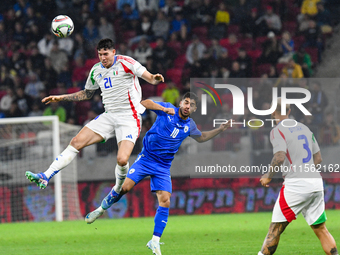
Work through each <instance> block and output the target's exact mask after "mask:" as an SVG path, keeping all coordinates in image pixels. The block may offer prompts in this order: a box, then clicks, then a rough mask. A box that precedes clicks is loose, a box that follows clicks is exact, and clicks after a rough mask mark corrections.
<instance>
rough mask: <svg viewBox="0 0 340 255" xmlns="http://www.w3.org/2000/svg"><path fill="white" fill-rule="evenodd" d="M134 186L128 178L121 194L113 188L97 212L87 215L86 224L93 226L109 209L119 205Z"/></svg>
mask: <svg viewBox="0 0 340 255" xmlns="http://www.w3.org/2000/svg"><path fill="white" fill-rule="evenodd" d="M133 186H135V182H134V181H132V180H131V179H129V178H127V179H126V181H125V182H124V184H123V187H122V189H121V191H120V193H119V194H118V193H117V192H116V191H115V190H114V187H113V188H112V189H111V191H110V192H109V194H107V196H106V197H105V198H104V199H103V201H102V203H101V205H100V206H99V207H98V208H97V209H96V210H94V211H92V212H90V213H88V214H87V215H86V217H85V221H86V223H87V224H91V223H93V222H94V221H95V220H96V219H98V218H99V217H100V216H102V215H103V213H104V212H105V211H106V210H107V209H109V208H110V207H111V206H112V205H113V204H114V203H117V202H118V201H119V200H120V199H121V197H122V196H123V195H125V194H126V193H127V192H129V191H130V190H131V189H132V188H133Z"/></svg>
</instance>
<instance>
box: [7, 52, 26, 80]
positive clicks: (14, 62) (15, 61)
mask: <svg viewBox="0 0 340 255" xmlns="http://www.w3.org/2000/svg"><path fill="white" fill-rule="evenodd" d="M25 63H26V62H25V55H24V54H22V53H21V52H20V51H19V49H15V50H14V52H13V55H12V58H11V68H12V69H14V70H15V71H16V72H17V73H18V74H19V75H20V76H24V75H25V74H26V65H25Z"/></svg>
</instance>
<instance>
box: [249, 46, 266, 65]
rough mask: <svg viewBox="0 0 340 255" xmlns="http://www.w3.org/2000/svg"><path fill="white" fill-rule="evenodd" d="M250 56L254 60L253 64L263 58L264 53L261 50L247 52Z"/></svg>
mask: <svg viewBox="0 0 340 255" xmlns="http://www.w3.org/2000/svg"><path fill="white" fill-rule="evenodd" d="M247 54H248V56H249V57H251V59H252V60H253V63H255V62H256V60H257V59H258V58H259V57H260V56H261V54H262V51H261V50H260V49H257V50H250V51H248V52H247Z"/></svg>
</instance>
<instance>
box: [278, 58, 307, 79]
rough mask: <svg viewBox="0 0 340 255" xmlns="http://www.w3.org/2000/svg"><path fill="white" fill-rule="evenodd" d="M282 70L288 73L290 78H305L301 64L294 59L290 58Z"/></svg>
mask: <svg viewBox="0 0 340 255" xmlns="http://www.w3.org/2000/svg"><path fill="white" fill-rule="evenodd" d="M282 72H283V73H284V74H286V75H287V77H288V78H303V72H302V68H301V66H300V65H299V64H296V63H295V61H294V59H290V60H289V61H288V64H287V65H286V66H285V67H284V68H283V69H282Z"/></svg>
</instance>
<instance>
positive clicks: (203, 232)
mask: <svg viewBox="0 0 340 255" xmlns="http://www.w3.org/2000/svg"><path fill="white" fill-rule="evenodd" d="M339 213H340V211H333V210H330V211H327V216H328V221H327V227H328V229H329V231H330V232H331V233H332V235H333V236H334V238H335V240H337V241H338V243H340V218H339ZM270 220H271V213H252V214H218V215H202V216H172V217H171V216H170V218H169V223H168V226H167V227H166V229H165V232H164V236H163V238H162V239H161V241H162V242H164V243H165V244H164V245H162V246H161V250H162V253H163V254H164V255H166V254H171V255H173V254H176V255H178V254H216V255H221V254H242V255H243V254H257V252H258V251H259V250H260V248H261V245H262V242H263V240H264V238H265V236H266V233H267V230H268V227H269V224H270ZM153 225H154V222H153V218H134V219H130V218H129V219H115V220H109V219H99V220H97V221H96V222H95V223H93V224H91V225H87V224H86V223H85V222H84V221H68V222H41V223H11V224H0V230H1V232H0V233H1V234H0V254H11V255H14V254H20V255H22V254H25V255H28V254H34V255H37V254H63V255H64V254H72V255H74V254H82V255H84V254H91V255H94V254H115V255H120V254H124V255H125V254H139V255H142V254H152V252H151V251H150V250H148V249H147V248H146V247H145V245H146V243H147V242H148V241H149V240H150V239H151V236H152V231H153ZM338 246H340V245H338ZM276 254H294V255H296V254H309V255H311V254H323V250H322V248H321V245H320V243H319V241H318V239H317V237H316V236H315V235H314V233H313V231H312V230H311V228H310V227H309V226H308V225H307V223H306V222H305V220H304V218H303V217H302V215H300V216H299V217H298V219H297V220H295V221H294V222H293V223H292V224H290V225H289V226H288V227H287V229H286V231H285V232H284V233H283V235H282V237H281V241H280V244H279V247H278V249H277V252H276Z"/></svg>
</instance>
